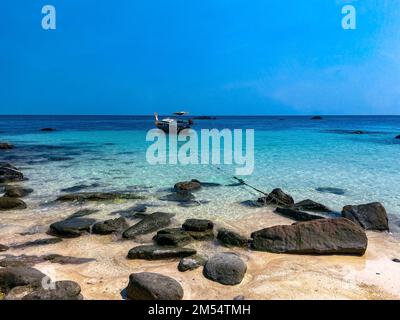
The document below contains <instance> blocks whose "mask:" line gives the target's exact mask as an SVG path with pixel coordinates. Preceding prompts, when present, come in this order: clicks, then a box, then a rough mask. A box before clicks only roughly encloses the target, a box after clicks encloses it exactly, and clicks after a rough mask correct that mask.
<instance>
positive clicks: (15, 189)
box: [4, 185, 33, 198]
mask: <svg viewBox="0 0 400 320" xmlns="http://www.w3.org/2000/svg"><path fill="white" fill-rule="evenodd" d="M4 191H5V194H4V196H6V197H10V198H23V197H26V196H27V195H28V194H30V193H32V192H33V189H32V188H24V187H22V186H16V185H6V186H5V189H4Z"/></svg>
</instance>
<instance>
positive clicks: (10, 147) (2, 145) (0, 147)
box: [0, 142, 14, 150]
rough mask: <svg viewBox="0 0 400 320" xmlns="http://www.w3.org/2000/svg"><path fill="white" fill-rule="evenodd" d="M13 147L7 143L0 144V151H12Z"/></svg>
mask: <svg viewBox="0 0 400 320" xmlns="http://www.w3.org/2000/svg"><path fill="white" fill-rule="evenodd" d="M13 148H14V145H12V144H11V143H8V142H0V150H9V149H13Z"/></svg>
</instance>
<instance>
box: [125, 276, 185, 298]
mask: <svg viewBox="0 0 400 320" xmlns="http://www.w3.org/2000/svg"><path fill="white" fill-rule="evenodd" d="M126 295H127V297H128V298H129V299H132V300H182V298H183V289H182V286H181V285H180V284H179V283H178V282H177V281H176V280H174V279H172V278H170V277H167V276H164V275H161V274H158V273H151V272H141V273H133V274H131V275H130V276H129V284H128V286H127V288H126Z"/></svg>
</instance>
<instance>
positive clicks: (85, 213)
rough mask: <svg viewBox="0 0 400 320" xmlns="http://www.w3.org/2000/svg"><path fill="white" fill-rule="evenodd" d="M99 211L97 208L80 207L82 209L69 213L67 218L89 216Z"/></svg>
mask: <svg viewBox="0 0 400 320" xmlns="http://www.w3.org/2000/svg"><path fill="white" fill-rule="evenodd" d="M99 211H100V210H98V209H82V210H78V211H77V212H75V213H73V214H71V215H70V217H69V218H81V217H85V216H89V215H91V214H94V213H97V212H99Z"/></svg>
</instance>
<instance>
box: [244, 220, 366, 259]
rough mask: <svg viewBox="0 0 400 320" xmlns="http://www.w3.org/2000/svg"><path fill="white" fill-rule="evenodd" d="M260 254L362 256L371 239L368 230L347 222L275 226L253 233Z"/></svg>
mask: <svg viewBox="0 0 400 320" xmlns="http://www.w3.org/2000/svg"><path fill="white" fill-rule="evenodd" d="M251 237H252V238H253V241H252V247H253V249H254V250H258V251H268V252H273V253H295V254H352V255H360V256H361V255H363V254H364V253H365V251H366V249H367V244H368V239H367V236H366V234H365V231H364V230H363V229H362V228H361V227H360V226H359V225H357V224H355V223H354V222H352V221H350V220H348V219H345V218H339V219H319V220H314V221H308V222H300V223H295V224H292V225H282V226H274V227H270V228H266V229H262V230H260V231H256V232H253V233H252V234H251Z"/></svg>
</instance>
